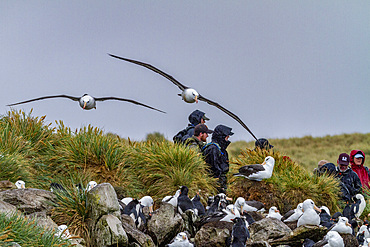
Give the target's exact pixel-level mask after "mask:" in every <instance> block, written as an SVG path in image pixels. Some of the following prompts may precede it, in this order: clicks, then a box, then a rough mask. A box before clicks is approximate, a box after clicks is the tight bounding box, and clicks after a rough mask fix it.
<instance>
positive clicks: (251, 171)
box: [234, 156, 275, 181]
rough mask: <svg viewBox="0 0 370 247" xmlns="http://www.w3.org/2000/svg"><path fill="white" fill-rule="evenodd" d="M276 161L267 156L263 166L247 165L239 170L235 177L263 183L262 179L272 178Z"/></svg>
mask: <svg viewBox="0 0 370 247" xmlns="http://www.w3.org/2000/svg"><path fill="white" fill-rule="evenodd" d="M274 165H275V159H274V158H273V157H271V156H267V157H266V158H265V161H264V162H263V163H262V164H254V165H245V166H242V167H240V168H239V172H238V173H235V174H234V176H242V177H245V178H248V179H250V180H255V181H262V179H266V178H270V177H271V176H272V171H273V170H274Z"/></svg>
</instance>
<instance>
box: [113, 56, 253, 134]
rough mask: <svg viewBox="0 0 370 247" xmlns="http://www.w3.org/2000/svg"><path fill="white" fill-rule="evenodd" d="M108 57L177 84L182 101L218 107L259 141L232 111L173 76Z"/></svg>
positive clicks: (144, 65) (134, 61) (145, 65)
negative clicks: (200, 102) (202, 102)
mask: <svg viewBox="0 0 370 247" xmlns="http://www.w3.org/2000/svg"><path fill="white" fill-rule="evenodd" d="M108 55H109V56H111V57H114V58H117V59H121V60H124V61H127V62H130V63H134V64H137V65H140V66H143V67H145V68H147V69H150V70H151V71H154V72H155V73H158V74H160V75H161V76H163V77H165V78H166V79H168V80H170V81H171V82H172V83H173V84H175V85H176V86H177V87H178V88H179V89H180V90H181V91H182V92H181V94H179V96H181V97H182V99H183V100H184V101H185V102H187V103H194V102H198V100H200V101H204V102H207V103H208V104H210V105H213V106H215V107H217V108H218V109H220V110H221V111H223V112H225V113H226V114H227V115H229V116H230V117H232V118H233V119H235V120H236V121H237V122H238V123H239V124H241V125H242V126H243V128H244V129H246V130H247V131H248V132H249V133H250V134H251V135H252V136H253V138H254V139H256V140H258V139H257V137H256V136H255V135H254V134H253V133H252V131H251V130H250V129H249V128H248V127H247V125H246V124H245V123H244V122H243V121H242V120H241V119H240V118H239V117H238V116H237V115H235V114H234V113H232V112H231V111H229V110H227V109H226V108H224V107H223V106H221V105H220V104H218V103H217V102H214V101H212V100H209V99H207V98H205V97H203V96H202V95H200V94H199V93H198V92H197V91H196V90H195V89H193V88H190V87H187V86H185V85H183V84H182V83H180V82H179V81H178V80H176V79H175V78H174V77H172V76H171V75H169V74H167V73H165V72H163V71H161V70H159V69H158V68H156V67H154V66H153V65H150V64H148V63H143V62H140V61H136V60H132V59H128V58H123V57H119V56H116V55H112V54H108Z"/></svg>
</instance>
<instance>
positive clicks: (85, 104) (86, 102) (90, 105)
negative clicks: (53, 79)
mask: <svg viewBox="0 0 370 247" xmlns="http://www.w3.org/2000/svg"><path fill="white" fill-rule="evenodd" d="M51 98H67V99H70V100H73V101H78V103H79V104H80V106H81V108H82V109H84V110H91V109H96V101H105V100H118V101H126V102H130V103H133V104H136V105H140V106H144V107H147V108H149V109H152V110H155V111H159V112H162V113H165V112H164V111H161V110H158V109H156V108H154V107H151V106H148V105H145V104H143V103H140V102H137V101H135V100H131V99H124V98H118V97H101V98H95V97H93V96H91V95H88V94H84V95H82V96H81V97H74V96H70V95H65V94H61V95H51V96H43V97H39V98H35V99H30V100H26V101H21V102H18V103H14V104H10V105H8V106H14V105H20V104H25V103H29V102H33V101H38V100H43V99H51Z"/></svg>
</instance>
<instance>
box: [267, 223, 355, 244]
mask: <svg viewBox="0 0 370 247" xmlns="http://www.w3.org/2000/svg"><path fill="white" fill-rule="evenodd" d="M327 232H328V229H327V228H326V227H323V226H310V225H306V226H300V227H298V228H296V229H294V231H293V232H292V233H291V234H289V235H286V236H284V237H282V238H279V239H275V240H271V241H270V244H271V246H281V245H289V246H292V247H294V246H297V247H298V246H299V247H300V246H302V242H303V241H304V239H306V238H309V239H312V240H313V241H315V242H317V241H319V240H321V239H323V238H324V236H325V235H326V233H327ZM349 235H350V234H349Z"/></svg>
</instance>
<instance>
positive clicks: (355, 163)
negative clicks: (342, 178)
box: [349, 150, 370, 189]
mask: <svg viewBox="0 0 370 247" xmlns="http://www.w3.org/2000/svg"><path fill="white" fill-rule="evenodd" d="M349 162H350V163H351V168H352V170H353V171H354V172H355V173H357V175H358V177H359V178H360V180H361V184H362V187H363V188H367V189H369V188H370V185H369V182H370V179H369V177H370V173H369V168H367V167H366V166H364V163H365V153H364V152H363V151H361V150H352V151H351V153H350V154H349Z"/></svg>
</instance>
